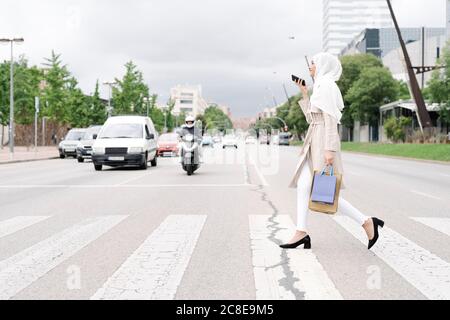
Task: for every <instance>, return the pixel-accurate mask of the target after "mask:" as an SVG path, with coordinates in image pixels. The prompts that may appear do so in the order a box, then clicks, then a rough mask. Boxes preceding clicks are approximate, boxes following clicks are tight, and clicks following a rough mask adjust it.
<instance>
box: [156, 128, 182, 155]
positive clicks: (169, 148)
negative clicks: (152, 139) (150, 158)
mask: <svg viewBox="0 0 450 320" xmlns="http://www.w3.org/2000/svg"><path fill="white" fill-rule="evenodd" d="M179 143H180V140H179V135H178V134H177V133H165V134H162V135H161V136H160V137H159V139H158V157H172V156H178V155H179V153H180V149H179Z"/></svg>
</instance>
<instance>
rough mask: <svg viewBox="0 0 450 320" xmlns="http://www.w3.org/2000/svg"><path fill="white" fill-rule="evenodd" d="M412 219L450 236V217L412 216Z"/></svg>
mask: <svg viewBox="0 0 450 320" xmlns="http://www.w3.org/2000/svg"><path fill="white" fill-rule="evenodd" d="M411 219H413V220H415V221H417V222H420V223H422V224H424V225H426V226H428V227H430V228H433V229H435V230H437V231H439V232H442V233H443V234H446V235H448V236H450V218H411Z"/></svg>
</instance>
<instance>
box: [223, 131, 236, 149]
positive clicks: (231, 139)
mask: <svg viewBox="0 0 450 320" xmlns="http://www.w3.org/2000/svg"><path fill="white" fill-rule="evenodd" d="M226 147H234V148H236V149H237V148H238V142H237V138H236V137H235V136H234V135H231V134H227V135H226V136H225V137H223V139H222V148H223V149H225V148H226Z"/></svg>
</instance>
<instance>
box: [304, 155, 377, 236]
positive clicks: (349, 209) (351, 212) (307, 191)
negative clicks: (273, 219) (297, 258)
mask: <svg viewBox="0 0 450 320" xmlns="http://www.w3.org/2000/svg"><path fill="white" fill-rule="evenodd" d="M312 179H313V177H312V174H311V170H310V167H309V162H308V161H307V160H306V163H305V165H304V166H303V169H302V171H301V173H300V177H299V180H298V185H297V230H298V231H303V232H307V219H308V213H309V208H308V207H309V198H310V195H311V184H312ZM339 212H340V213H341V214H343V215H345V216H347V217H349V218H351V219H353V220H355V221H356V222H357V223H358V224H359V225H360V226H362V225H363V224H364V223H365V222H366V221H367V220H368V219H369V218H368V217H366V216H365V215H363V214H362V213H361V211H359V210H358V209H356V208H355V207H354V206H352V205H351V203H349V202H348V201H347V200H345V199H344V198H342V197H339Z"/></svg>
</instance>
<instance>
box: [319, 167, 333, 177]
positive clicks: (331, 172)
mask: <svg viewBox="0 0 450 320" xmlns="http://www.w3.org/2000/svg"><path fill="white" fill-rule="evenodd" d="M328 167H330V168H331V169H330V176H334V167H333V166H332V165H326V166H325V168H323V170H322V173H321V174H320V175H321V176H323V175H325V172H326V171H327V168H328Z"/></svg>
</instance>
